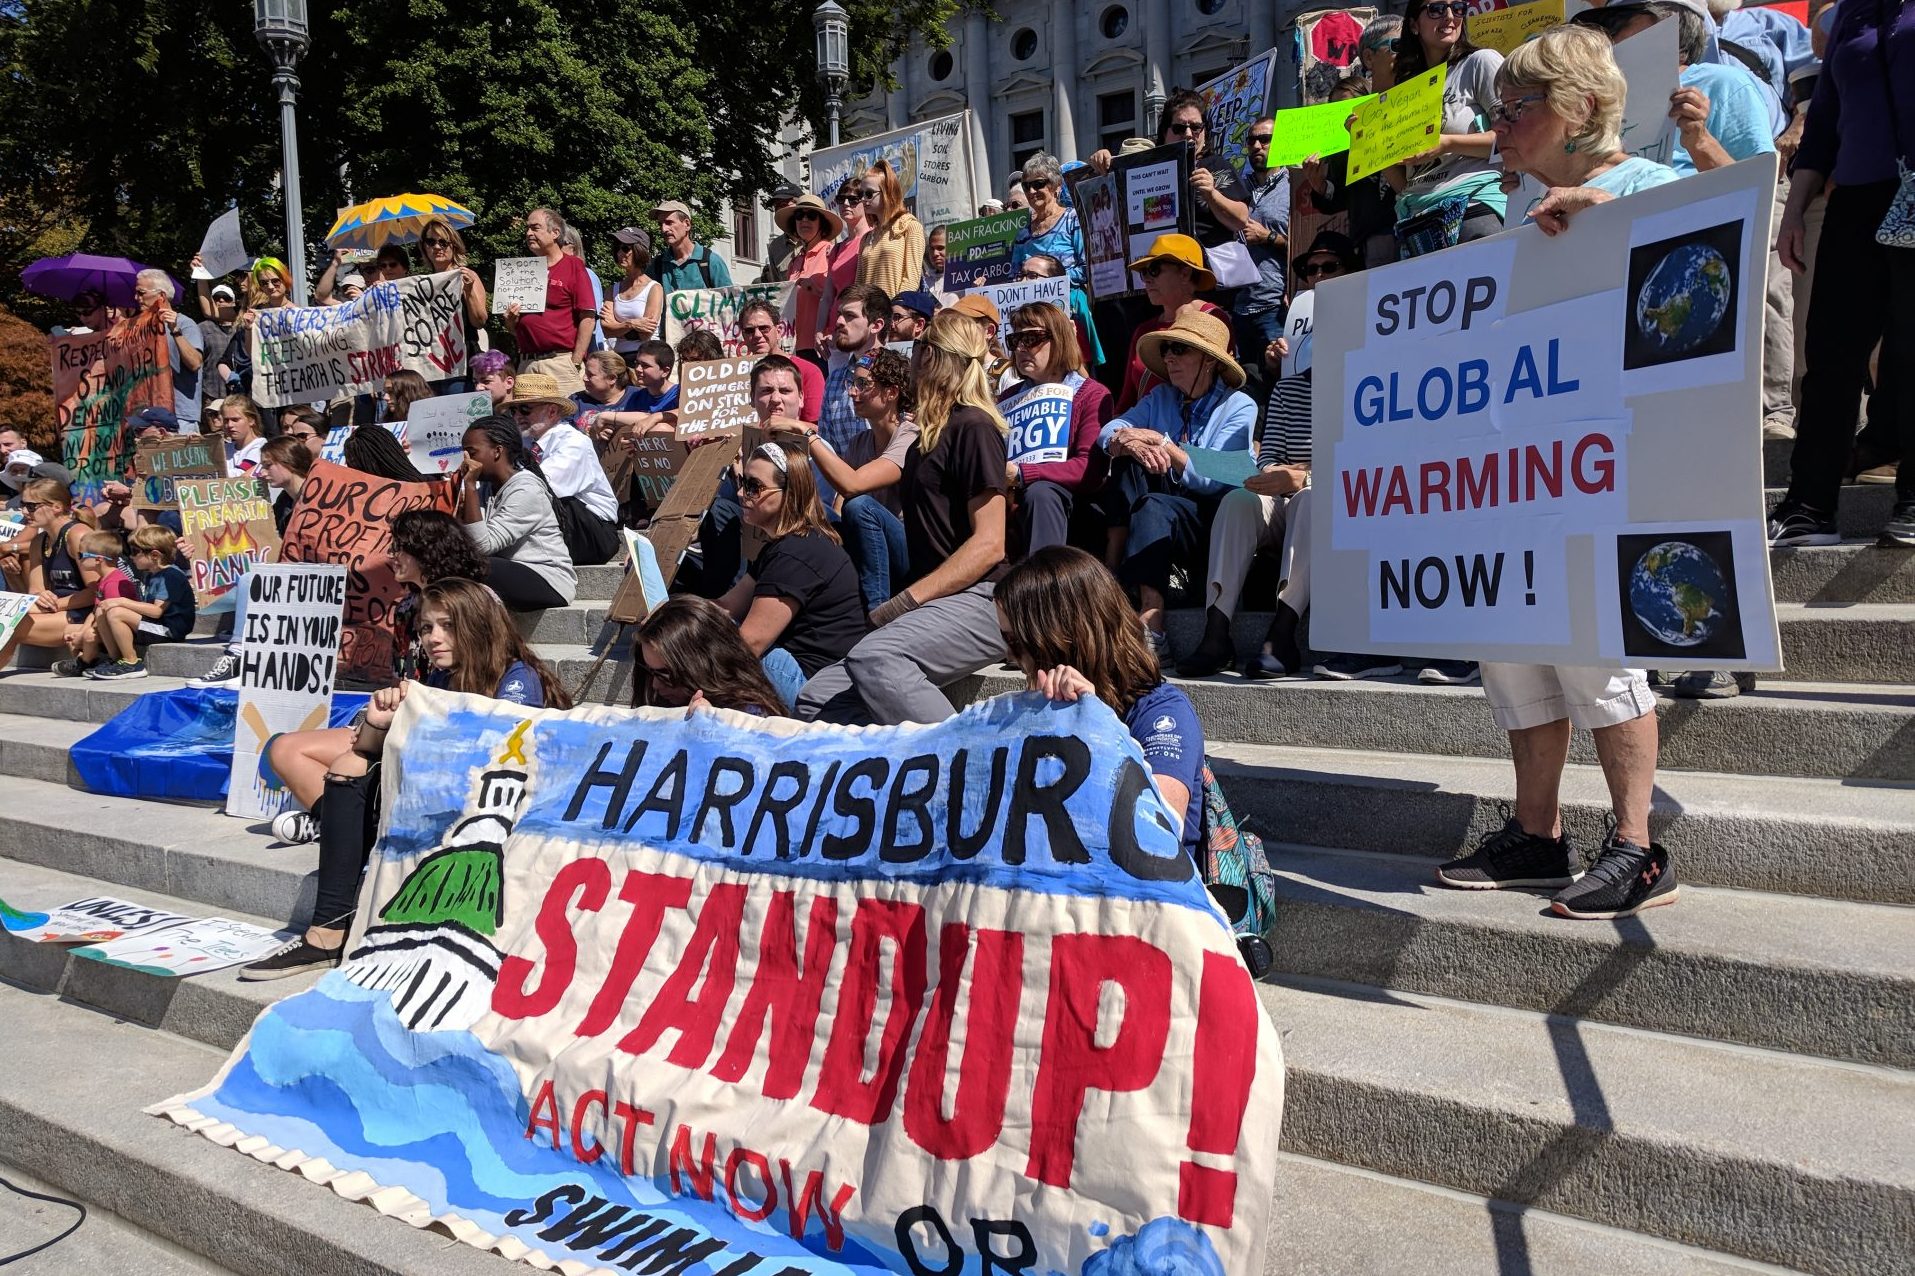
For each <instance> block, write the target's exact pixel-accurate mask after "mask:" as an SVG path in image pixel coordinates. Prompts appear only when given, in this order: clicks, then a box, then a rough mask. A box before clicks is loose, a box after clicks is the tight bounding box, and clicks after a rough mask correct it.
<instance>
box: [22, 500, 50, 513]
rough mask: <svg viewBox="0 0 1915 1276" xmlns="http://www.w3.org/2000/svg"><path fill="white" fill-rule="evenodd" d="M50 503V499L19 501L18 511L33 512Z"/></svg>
mask: <svg viewBox="0 0 1915 1276" xmlns="http://www.w3.org/2000/svg"><path fill="white" fill-rule="evenodd" d="M51 504H53V502H52V501H21V502H20V512H21V513H23V514H31V513H33V511H35V510H38V509H45V508H46V507H47V506H49V505H51Z"/></svg>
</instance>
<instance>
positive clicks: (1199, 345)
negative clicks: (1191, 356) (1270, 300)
mask: <svg viewBox="0 0 1915 1276" xmlns="http://www.w3.org/2000/svg"><path fill="white" fill-rule="evenodd" d="M1165 238H1171V237H1170V236H1165ZM1175 238H1178V239H1182V238H1184V236H1182V235H1178V236H1175ZM1158 242H1159V243H1161V242H1162V240H1159V241H1158ZM1173 341H1177V342H1182V343H1183V344H1184V345H1187V346H1190V347H1192V348H1194V349H1197V350H1201V351H1203V352H1204V353H1205V354H1207V355H1209V356H1210V357H1211V358H1213V359H1215V360H1216V361H1217V375H1218V376H1220V377H1222V378H1223V383H1224V384H1225V385H1227V386H1229V387H1230V388H1231V389H1232V390H1236V389H1239V388H1241V387H1242V386H1243V366H1242V365H1241V364H1239V363H1238V362H1237V361H1236V360H1235V359H1233V358H1231V357H1230V350H1229V345H1230V329H1229V328H1226V327H1225V326H1224V322H1223V320H1221V319H1219V318H1217V317H1216V316H1215V315H1213V314H1211V313H1210V312H1209V311H1207V310H1204V309H1203V308H1202V307H1200V306H1199V305H1198V304H1197V303H1196V302H1194V301H1193V302H1191V303H1190V304H1189V305H1187V306H1185V307H1184V308H1183V309H1182V310H1179V311H1178V312H1177V317H1176V318H1175V319H1173V320H1171V323H1170V326H1169V327H1168V328H1159V329H1158V330H1157V331H1156V332H1146V333H1145V334H1144V335H1143V336H1141V337H1139V338H1137V357H1138V358H1140V359H1142V360H1143V361H1144V366H1145V367H1146V368H1149V369H1150V370H1151V371H1152V372H1154V373H1156V374H1157V376H1158V377H1159V378H1160V379H1162V380H1165V381H1168V380H1170V373H1168V372H1167V371H1165V370H1164V347H1165V346H1167V345H1169V344H1170V343H1171V342H1173Z"/></svg>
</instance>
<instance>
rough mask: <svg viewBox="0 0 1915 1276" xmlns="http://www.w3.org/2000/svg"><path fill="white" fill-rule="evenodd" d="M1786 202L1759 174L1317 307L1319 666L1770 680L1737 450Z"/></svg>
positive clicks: (1422, 263)
mask: <svg viewBox="0 0 1915 1276" xmlns="http://www.w3.org/2000/svg"><path fill="white" fill-rule="evenodd" d="M1774 179H1775V161H1774V160H1773V159H1768V160H1760V159H1758V160H1756V161H1751V162H1745V163H1742V164H1737V165H1734V166H1732V167H1730V168H1726V169H1722V170H1718V171H1716V172H1712V173H1704V174H1700V175H1698V176H1696V177H1692V178H1688V179H1685V180H1684V181H1682V182H1679V183H1673V184H1670V185H1666V186H1661V187H1657V188H1654V189H1651V190H1647V191H1643V192H1640V193H1638V194H1636V195H1632V196H1629V197H1627V198H1625V199H1621V200H1616V201H1613V202H1611V203H1607V204H1600V205H1597V206H1595V207H1593V208H1588V209H1584V210H1582V211H1580V212H1578V213H1576V214H1575V215H1574V216H1573V218H1572V220H1571V223H1570V225H1569V228H1568V229H1567V230H1565V231H1564V232H1563V233H1562V234H1560V235H1556V236H1553V237H1552V236H1546V235H1544V234H1543V233H1542V231H1541V230H1539V229H1537V228H1535V227H1525V228H1523V229H1520V230H1516V231H1513V232H1511V233H1509V234H1506V235H1500V236H1497V237H1495V238H1493V239H1488V240H1482V241H1478V242H1476V243H1472V244H1465V245H1462V246H1460V247H1457V248H1452V249H1448V250H1446V251H1444V252H1441V253H1433V254H1430V255H1428V256H1425V257H1420V258H1416V259H1413V260H1411V261H1407V262H1402V263H1399V264H1397V265H1394V266H1388V267H1383V268H1381V269H1376V270H1370V271H1366V272H1364V273H1363V274H1361V275H1355V276H1351V277H1349V278H1347V279H1332V280H1329V281H1328V282H1326V283H1323V284H1319V285H1318V286H1317V288H1316V289H1315V292H1316V293H1319V294H1324V295H1323V296H1322V298H1321V299H1320V300H1319V301H1318V302H1317V309H1318V310H1320V311H1321V312H1322V313H1320V314H1317V315H1315V317H1314V328H1313V331H1312V333H1311V340H1312V342H1313V344H1314V346H1315V351H1316V353H1317V354H1318V355H1320V356H1321V357H1320V358H1317V359H1316V360H1315V361H1314V369H1313V373H1312V375H1313V378H1314V389H1315V393H1314V395H1313V400H1314V418H1313V425H1314V430H1315V453H1316V457H1317V464H1318V470H1319V477H1318V479H1317V483H1316V487H1317V488H1318V489H1319V490H1320V491H1321V492H1322V495H1323V499H1322V500H1320V501H1314V502H1312V506H1313V509H1312V517H1313V518H1314V519H1315V520H1316V521H1315V524H1314V526H1313V533H1314V538H1313V544H1312V558H1313V561H1312V564H1311V570H1312V572H1313V574H1315V575H1316V577H1317V579H1319V580H1333V581H1338V582H1347V583H1346V584H1345V585H1344V587H1340V588H1336V589H1332V590H1319V591H1318V593H1317V595H1316V596H1315V597H1314V598H1313V599H1312V615H1311V626H1312V633H1313V634H1314V635H1317V637H1315V638H1314V639H1313V641H1315V642H1316V643H1317V644H1318V645H1320V646H1322V647H1324V648H1326V649H1329V650H1341V651H1372V652H1383V651H1387V652H1391V653H1395V654H1402V655H1409V656H1416V657H1421V658H1425V659H1471V660H1497V661H1514V662H1520V663H1531V664H1550V665H1582V666H1597V667H1623V666H1649V667H1654V668H1658V669H1770V670H1772V669H1776V668H1779V667H1780V661H1781V644H1780V641H1779V635H1778V632H1777V629H1776V622H1775V604H1774V597H1773V592H1772V589H1771V586H1770V581H1769V571H1768V552H1767V545H1766V537H1765V530H1766V529H1765V522H1766V520H1765V506H1764V503H1763V497H1762V464H1761V463H1762V457H1761V450H1760V445H1759V442H1758V440H1757V438H1756V435H1755V432H1754V431H1752V430H1750V429H1749V427H1748V423H1749V422H1750V421H1752V420H1755V419H1756V417H1757V415H1758V413H1759V411H1760V408H1761V403H1760V396H1761V384H1762V379H1761V364H1762V349H1761V346H1762V342H1761V331H1762V305H1763V292H1764V283H1765V272H1766V270H1767V267H1768V253H1767V248H1768V244H1769V242H1770V241H1769V218H1770V213H1771V205H1772V199H1771V192H1772V185H1773V182H1774ZM1699 473H1708V474H1709V476H1710V480H1709V482H1707V483H1697V482H1695V480H1694V476H1695V475H1696V474H1699Z"/></svg>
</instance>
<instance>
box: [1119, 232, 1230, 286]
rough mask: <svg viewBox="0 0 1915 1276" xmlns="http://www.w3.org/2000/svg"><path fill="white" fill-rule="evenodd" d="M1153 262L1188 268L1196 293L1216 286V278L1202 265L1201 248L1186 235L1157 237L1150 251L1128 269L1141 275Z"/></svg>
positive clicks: (1152, 242) (1202, 254)
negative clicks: (1194, 283)
mask: <svg viewBox="0 0 1915 1276" xmlns="http://www.w3.org/2000/svg"><path fill="white" fill-rule="evenodd" d="M1153 261H1179V262H1182V263H1183V264H1184V265H1186V266H1188V267H1190V274H1191V278H1193V279H1194V280H1196V282H1197V291H1198V292H1209V291H1210V290H1211V289H1212V288H1215V287H1216V286H1217V277H1216V276H1215V275H1213V274H1211V273H1210V268H1209V267H1207V266H1205V265H1204V250H1203V248H1202V247H1201V246H1199V245H1198V243H1197V241H1196V240H1194V239H1192V238H1191V237H1190V236H1188V235H1159V236H1157V238H1155V239H1153V240H1151V241H1150V251H1149V252H1147V253H1145V254H1144V255H1143V256H1142V257H1139V258H1138V259H1137V260H1136V261H1133V262H1132V263H1130V269H1132V270H1134V271H1137V272H1139V273H1142V271H1143V269H1144V267H1145V266H1147V265H1149V264H1150V263H1151V262H1153Z"/></svg>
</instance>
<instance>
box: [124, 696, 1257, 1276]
mask: <svg viewBox="0 0 1915 1276" xmlns="http://www.w3.org/2000/svg"><path fill="white" fill-rule="evenodd" d="M384 799H385V816H384V822H383V824H382V828H381V834H382V835H381V837H380V839H379V843H378V845H377V846H376V847H375V848H374V851H373V856H372V860H371V863H370V865H369V867H368V870H367V874H366V879H365V884H364V886H363V887H362V892H361V895H360V901H359V910H358V916H357V919H356V920H355V922H354V925H353V933H352V934H351V935H350V936H349V937H348V940H347V944H346V952H347V961H346V963H345V965H344V966H343V967H342V968H341V969H339V970H337V971H333V972H330V973H328V974H327V975H326V976H325V977H324V978H323V979H321V980H320V981H319V983H318V984H316V985H315V986H314V987H312V988H311V989H309V990H307V991H305V992H302V993H299V994H296V995H295V996H292V997H290V998H287V999H286V1000H283V1001H281V1002H279V1003H278V1004H277V1005H275V1006H273V1007H271V1008H270V1009H268V1010H266V1011H265V1012H264V1013H263V1014H262V1015H261V1016H260V1018H259V1019H258V1020H257V1022H255V1024H254V1025H253V1028H252V1031H251V1033H250V1034H249V1036H248V1038H247V1040H246V1042H245V1043H244V1044H243V1045H242V1046H241V1047H239V1049H238V1050H237V1051H236V1052H235V1054H234V1056H233V1058H232V1060H231V1061H230V1062H229V1063H228V1065H227V1066H226V1068H224V1069H223V1070H222V1071H221V1072H220V1074H219V1075H218V1076H217V1077H215V1078H214V1079H213V1080H212V1081H211V1082H210V1083H209V1084H208V1085H207V1086H205V1087H204V1088H202V1089H200V1090H198V1091H195V1092H193V1093H191V1094H186V1095H181V1096H178V1097H176V1098H173V1099H169V1100H166V1101H165V1102H163V1103H160V1104H158V1105H155V1106H154V1107H153V1108H151V1109H149V1111H151V1112H153V1113H154V1114H156V1115H160V1116H164V1117H167V1118H169V1119H171V1120H173V1121H175V1122H177V1123H179V1124H181V1125H183V1126H185V1127H186V1128H188V1129H192V1130H196V1131H201V1132H203V1133H205V1134H206V1135H207V1137H209V1138H211V1139H213V1140H214V1141H216V1142H218V1143H220V1144H222V1145H224V1146H231V1147H237V1148H239V1149H244V1150H245V1151H246V1152H247V1153H249V1154H251V1155H254V1156H256V1157H257V1158H258V1159H260V1160H261V1161H265V1162H269V1163H271V1164H274V1165H277V1166H279V1167H281V1168H282V1169H287V1170H295V1171H299V1172H301V1173H303V1174H304V1175H305V1176H306V1177H308V1178H311V1179H313V1180H314V1181H315V1182H317V1183H325V1184H332V1185H333V1186H334V1187H335V1189H336V1190H338V1191H339V1192H341V1193H342V1194H349V1195H350V1196H352V1198H353V1199H364V1198H367V1197H371V1198H373V1199H376V1200H377V1201H378V1202H379V1204H380V1207H381V1209H382V1210H384V1211H386V1212H389V1213H391V1214H393V1215H394V1216H396V1217H399V1218H403V1219H407V1220H409V1221H411V1222H412V1223H413V1224H414V1225H415V1226H420V1227H424V1226H427V1225H429V1224H430V1223H432V1222H434V1221H436V1222H438V1223H440V1224H442V1225H443V1226H445V1227H446V1228H447V1229H448V1230H449V1231H451V1233H452V1234H453V1235H455V1236H458V1237H460V1238H462V1239H463V1240H465V1241H466V1242H467V1243H469V1244H472V1245H475V1246H485V1247H494V1248H497V1249H499V1250H500V1251H502V1252H504V1253H507V1254H510V1255H513V1256H515V1257H523V1258H526V1259H527V1260H529V1261H531V1262H533V1263H534V1264H536V1265H538V1266H541V1267H549V1268H556V1267H558V1266H560V1265H561V1264H563V1265H565V1266H566V1268H567V1269H568V1270H571V1269H574V1268H576V1270H579V1271H595V1270H601V1269H607V1268H616V1269H621V1270H634V1271H637V1270H643V1269H645V1268H655V1269H657V1270H661V1271H662V1270H665V1269H666V1268H667V1267H675V1268H676V1269H678V1270H684V1271H691V1270H701V1271H708V1272H720V1271H724V1272H738V1273H743V1272H753V1273H756V1272H761V1271H762V1272H827V1273H853V1272H855V1273H872V1274H875V1273H895V1272H913V1271H915V1272H931V1271H959V1270H962V1271H965V1272H971V1271H982V1270H984V1269H986V1268H988V1267H991V1266H993V1263H992V1262H991V1261H990V1260H988V1259H980V1260H974V1259H973V1257H972V1255H973V1254H974V1253H975V1252H976V1250H977V1248H978V1246H979V1245H980V1244H982V1245H987V1246H997V1248H995V1249H994V1250H992V1251H991V1252H994V1253H998V1254H1004V1253H1016V1254H1020V1255H1021V1258H1020V1260H1019V1262H1018V1263H1017V1264H1014V1265H1013V1266H1014V1267H1015V1268H1017V1269H1020V1270H1026V1271H1030V1272H1046V1273H1050V1272H1071V1273H1100V1272H1101V1273H1126V1272H1143V1271H1153V1272H1154V1271H1173V1270H1174V1271H1179V1272H1191V1273H1224V1272H1230V1273H1247V1272H1259V1271H1262V1270H1264V1263H1265V1250H1266V1247H1267V1242H1268V1240H1269V1237H1270V1232H1271V1226H1272V1219H1271V1212H1272V1206H1271V1198H1272V1189H1273V1186H1274V1181H1275V1175H1276V1164H1277V1163H1276V1156H1277V1130H1278V1127H1279V1124H1280V1120H1281V1109H1282V1102H1283V1088H1284V1086H1283V1083H1284V1077H1283V1065H1282V1058H1281V1053H1280V1050H1279V1045H1278V1039H1277V1033H1276V1031H1275V1029H1274V1027H1273V1026H1272V1024H1271V1023H1270V1020H1269V1018H1268V1016H1267V1015H1266V1013H1265V1012H1264V1010H1263V1008H1262V1003H1261V1002H1260V1001H1259V999H1258V996H1257V993H1256V990H1255V986H1254V985H1253V983H1252V982H1251V979H1250V975H1249V973H1248V972H1247V971H1246V970H1245V969H1244V966H1243V963H1242V961H1241V959H1240V958H1239V956H1238V954H1237V946H1236V943H1235V941H1234V937H1233V936H1232V934H1231V932H1230V929H1229V927H1228V925H1227V924H1226V923H1225V921H1224V919H1223V916H1222V914H1221V912H1220V911H1219V910H1218V908H1217V906H1216V905H1215V904H1214V903H1213V902H1212V901H1211V899H1210V898H1209V894H1208V892H1207V891H1206V890H1205V888H1204V885H1203V883H1202V881H1201V880H1200V879H1199V877H1198V874H1197V871H1196V866H1195V864H1194V863H1193V862H1192V860H1191V858H1190V857H1189V856H1188V855H1187V854H1186V853H1185V851H1184V849H1183V847H1182V846H1181V845H1180V841H1179V832H1178V830H1180V829H1181V826H1182V823H1183V812H1182V811H1171V810H1169V809H1167V808H1166V807H1165V806H1164V803H1163V799H1162V798H1161V797H1160V796H1159V794H1158V792H1157V789H1156V786H1155V785H1153V784H1152V783H1151V781H1150V775H1149V772H1148V770H1147V769H1146V767H1145V765H1144V762H1143V755H1142V753H1141V751H1140V749H1139V746H1138V745H1137V743H1136V742H1135V741H1134V740H1133V739H1132V738H1131V735H1130V733H1129V731H1127V730H1126V729H1125V727H1124V725H1123V723H1122V722H1121V721H1120V720H1119V719H1118V718H1117V716H1116V715H1115V714H1114V713H1112V712H1111V710H1110V709H1109V708H1108V707H1106V706H1105V705H1103V704H1102V703H1100V702H1098V701H1096V700H1094V699H1088V698H1087V699H1086V700H1084V701H1081V702H1079V703H1077V704H1072V705H1058V704H1049V703H1046V702H1044V701H1042V700H1040V699H1038V698H1037V697H1034V696H1004V697H1000V698H998V699H996V700H992V701H987V702H985V703H983V704H979V705H973V706H972V707H971V708H969V709H967V710H965V711H964V712H962V713H960V714H958V715H957V716H956V717H954V718H951V719H949V720H947V721H945V722H942V723H939V724H937V725H935V726H910V727H876V728H861V729H856V728H854V729H843V728H835V727H827V726H823V725H800V724H797V723H794V722H790V721H788V720H782V719H763V718H753V717H749V716H747V715H744V714H739V713H732V712H726V711H709V712H700V713H696V714H692V715H690V716H689V718H688V717H687V715H686V714H684V713H683V712H682V711H681V712H673V713H665V712H660V711H654V710H629V709H613V708H607V707H599V706H594V707H590V708H586V709H580V710H573V711H570V712H558V711H552V710H542V709H534V710H526V709H522V708H519V707H517V706H514V705H509V704H503V703H501V702H499V701H496V700H492V699H489V698H485V697H479V696H461V695H456V694H453V693H451V692H446V691H438V690H434V689H432V688H427V687H414V688H412V690H411V692H410V694H408V696H407V697H406V700H405V703H404V704H403V705H402V706H401V708H400V711H399V715H398V719H397V721H396V722H395V723H394V725H393V728H392V733H391V735H390V736H389V737H388V743H387V747H386V764H385V774H384ZM322 1043H323V1045H322ZM421 1095H431V1096H432V1102H431V1103H423V1102H421V1101H420V1097H419V1096H421ZM374 1129H376V1130H378V1131H379V1132H380V1133H379V1137H378V1139H377V1140H376V1141H375V1143H373V1144H368V1142H367V1140H366V1137H365V1133H364V1132H365V1131H367V1130H374ZM993 1238H995V1239H993ZM1010 1238H1014V1239H1010ZM1007 1245H1008V1246H1009V1247H1010V1248H1005V1246H1007ZM1151 1252H1155V1253H1158V1254H1162V1253H1165V1252H1168V1253H1171V1254H1175V1255H1178V1256H1179V1258H1180V1259H1181V1261H1179V1260H1177V1259H1172V1260H1166V1261H1167V1262H1169V1264H1170V1265H1168V1266H1165V1265H1160V1264H1159V1263H1157V1262H1154V1261H1148V1260H1146V1259H1144V1258H1142V1257H1140V1254H1148V1253H1151ZM668 1256H669V1257H668Z"/></svg>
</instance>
